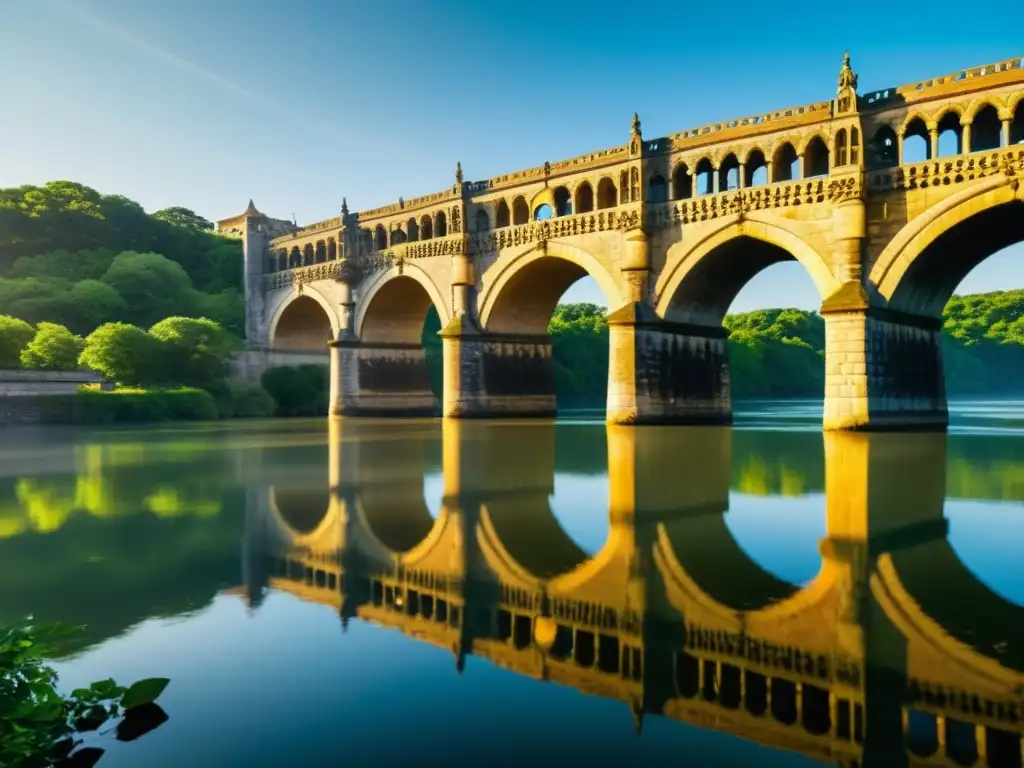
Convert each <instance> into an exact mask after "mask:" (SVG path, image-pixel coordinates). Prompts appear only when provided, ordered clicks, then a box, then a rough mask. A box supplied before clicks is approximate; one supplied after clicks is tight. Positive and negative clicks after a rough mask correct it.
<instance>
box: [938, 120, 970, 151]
mask: <svg viewBox="0 0 1024 768" xmlns="http://www.w3.org/2000/svg"><path fill="white" fill-rule="evenodd" d="M938 129H939V154H938V156H939V157H952V156H953V155H959V154H962V153H963V151H964V130H963V127H962V126H961V125H960V115H958V114H957V113H956V112H947V113H946V114H945V115H943V116H942V119H941V120H939V124H938Z"/></svg>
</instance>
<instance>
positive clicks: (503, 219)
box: [494, 200, 512, 229]
mask: <svg viewBox="0 0 1024 768" xmlns="http://www.w3.org/2000/svg"><path fill="white" fill-rule="evenodd" d="M511 223H512V212H511V211H509V209H508V203H506V202H505V201H504V200H499V201H498V207H497V208H496V209H495V213H494V227H495V229H502V228H503V227H507V226H508V225H509V224H511Z"/></svg>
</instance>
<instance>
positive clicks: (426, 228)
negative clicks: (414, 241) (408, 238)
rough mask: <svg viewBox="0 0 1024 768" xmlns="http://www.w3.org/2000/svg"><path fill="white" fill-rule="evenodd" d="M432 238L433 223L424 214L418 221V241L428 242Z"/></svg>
mask: <svg viewBox="0 0 1024 768" xmlns="http://www.w3.org/2000/svg"><path fill="white" fill-rule="evenodd" d="M433 236H434V222H433V221H432V220H431V219H430V216H429V215H426V214H424V216H423V218H421V219H420V239H421V240H429V239H430V238H432V237H433Z"/></svg>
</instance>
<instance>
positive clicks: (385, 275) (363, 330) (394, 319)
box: [355, 262, 451, 344]
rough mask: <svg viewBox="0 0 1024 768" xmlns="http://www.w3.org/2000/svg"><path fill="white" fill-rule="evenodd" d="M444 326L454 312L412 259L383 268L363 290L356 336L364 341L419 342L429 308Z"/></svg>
mask: <svg viewBox="0 0 1024 768" xmlns="http://www.w3.org/2000/svg"><path fill="white" fill-rule="evenodd" d="M431 306H433V307H434V308H435V309H436V310H437V314H438V316H439V317H440V318H441V327H442V328H443V327H444V326H445V325H447V324H448V321H449V320H450V319H451V313H450V311H449V310H448V305H447V303H446V302H445V300H444V296H443V294H442V293H441V291H440V290H439V289H438V287H437V285H435V283H434V281H433V280H432V279H431V277H430V275H428V274H427V273H426V271H424V270H423V269H422V268H420V267H419V266H417V265H415V264H410V263H409V262H406V263H404V264H403V265H402V266H401V267H398V266H393V267H391V268H389V269H386V270H384V271H383V272H381V273H380V274H378V275H377V276H376V277H374V278H373V279H372V281H371V282H370V283H369V284H368V285H367V286H366V287H365V288H364V289H363V291H362V297H361V299H360V301H359V306H358V309H357V310H356V317H355V332H356V336H357V337H358V338H359V339H360V340H363V341H384V342H398V343H408V344H419V343H420V339H421V337H422V333H423V323H424V320H425V318H426V316H427V312H428V311H429V309H430V307H431Z"/></svg>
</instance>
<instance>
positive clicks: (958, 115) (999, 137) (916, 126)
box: [870, 99, 1024, 168]
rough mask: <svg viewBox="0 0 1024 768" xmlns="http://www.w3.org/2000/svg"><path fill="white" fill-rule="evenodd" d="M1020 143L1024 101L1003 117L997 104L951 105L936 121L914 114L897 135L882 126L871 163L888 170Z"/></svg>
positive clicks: (890, 129)
mask: <svg viewBox="0 0 1024 768" xmlns="http://www.w3.org/2000/svg"><path fill="white" fill-rule="evenodd" d="M1021 143H1024V99H1022V100H1020V101H1018V102H1017V105H1016V109H1015V111H1014V112H1013V113H1011V114H1005V113H1004V114H1003V115H1000V112H999V109H998V108H997V107H996V106H995V105H994V104H985V105H983V106H982V107H981V108H980V109H977V110H974V111H973V112H966V111H964V110H961V109H960V108H959V107H955V106H951V107H949V108H948V109H947V110H946V111H945V112H944V113H943V114H942V115H940V116H939V118H938V119H937V120H934V121H928V120H926V119H925V118H924V117H923V116H921V115H914V116H912V117H911V118H910V119H908V120H907V121H906V122H905V123H904V124H903V125H902V126H901V127H900V130H899V131H898V132H897V131H896V130H894V129H893V128H892V127H891V126H888V125H883V126H882V127H880V128H879V129H878V130H877V131H876V132H875V136H874V138H873V139H872V142H871V144H872V150H873V152H872V154H873V157H872V158H871V163H870V164H871V165H872V166H873V167H876V168H888V167H891V166H895V165H904V164H907V163H916V162H922V161H925V160H934V159H936V158H939V157H950V156H953V155H963V154H968V153H970V152H983V151H988V150H994V149H1000V148H1001V147H1006V146H1009V145H1013V144H1021Z"/></svg>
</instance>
